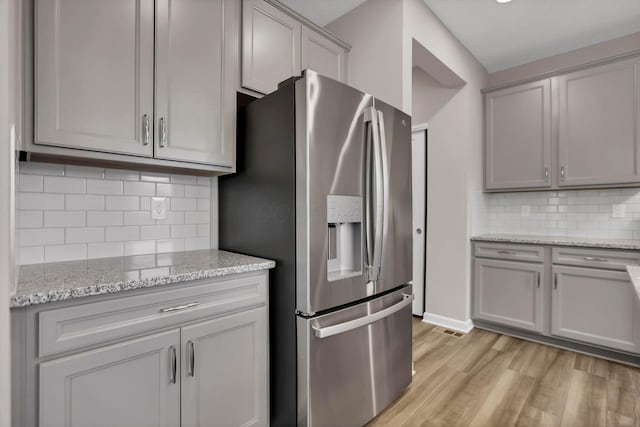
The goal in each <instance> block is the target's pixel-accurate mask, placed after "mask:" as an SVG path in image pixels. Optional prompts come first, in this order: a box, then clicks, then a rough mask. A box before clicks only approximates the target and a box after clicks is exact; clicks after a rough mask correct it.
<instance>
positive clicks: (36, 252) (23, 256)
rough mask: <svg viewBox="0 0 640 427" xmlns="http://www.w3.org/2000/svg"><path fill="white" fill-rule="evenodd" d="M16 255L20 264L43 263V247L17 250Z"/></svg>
mask: <svg viewBox="0 0 640 427" xmlns="http://www.w3.org/2000/svg"><path fill="white" fill-rule="evenodd" d="M18 253H19V258H20V262H21V263H22V264H40V263H43V262H44V246H29V247H25V248H19V250H18Z"/></svg>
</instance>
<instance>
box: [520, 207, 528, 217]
mask: <svg viewBox="0 0 640 427" xmlns="http://www.w3.org/2000/svg"><path fill="white" fill-rule="evenodd" d="M520 215H521V216H531V206H529V205H522V207H521V208H520Z"/></svg>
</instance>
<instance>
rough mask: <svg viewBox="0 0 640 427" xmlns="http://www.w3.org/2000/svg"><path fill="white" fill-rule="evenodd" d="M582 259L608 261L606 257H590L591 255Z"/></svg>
mask: <svg viewBox="0 0 640 427" xmlns="http://www.w3.org/2000/svg"><path fill="white" fill-rule="evenodd" d="M584 259H585V261H598V262H609V260H608V259H606V258H594V257H591V256H586V257H584Z"/></svg>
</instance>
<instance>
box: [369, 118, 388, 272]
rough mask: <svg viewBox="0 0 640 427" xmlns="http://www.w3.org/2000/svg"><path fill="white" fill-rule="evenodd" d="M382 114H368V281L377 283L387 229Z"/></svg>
mask: <svg viewBox="0 0 640 427" xmlns="http://www.w3.org/2000/svg"><path fill="white" fill-rule="evenodd" d="M378 117H379V116H378V113H377V111H376V110H375V109H374V108H371V109H370V110H369V111H368V112H367V117H366V119H367V121H369V122H370V132H367V147H366V148H367V149H366V158H365V162H366V164H365V222H366V224H365V225H366V233H365V246H366V254H367V260H366V261H367V262H366V264H367V265H366V268H367V279H368V280H369V281H372V282H375V281H377V280H378V276H379V274H380V261H381V259H382V252H381V249H382V226H383V216H382V215H383V208H384V207H383V203H384V202H383V201H384V194H383V187H382V186H383V182H382V180H383V170H382V162H381V151H382V150H381V146H380V126H379V122H378Z"/></svg>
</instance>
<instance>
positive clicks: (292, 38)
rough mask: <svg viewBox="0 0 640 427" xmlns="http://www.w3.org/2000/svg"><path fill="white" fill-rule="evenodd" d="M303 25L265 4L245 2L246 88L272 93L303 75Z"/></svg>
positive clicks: (243, 11) (243, 64) (243, 68)
mask: <svg viewBox="0 0 640 427" xmlns="http://www.w3.org/2000/svg"><path fill="white" fill-rule="evenodd" d="M301 31H302V24H301V23H300V22H299V21H297V20H296V19H295V18H293V17H292V16H290V15H287V14H286V13H284V12H283V11H281V10H280V9H278V8H276V7H275V6H273V5H271V4H269V3H267V2H265V1H264V0H243V1H242V86H243V87H245V88H247V89H251V90H254V91H256V92H260V93H264V94H267V93H270V92H273V91H274V90H276V89H277V88H278V83H280V82H281V81H283V80H286V79H288V78H289V77H291V76H297V75H299V74H300V71H301V68H300V37H301Z"/></svg>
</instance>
